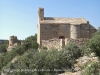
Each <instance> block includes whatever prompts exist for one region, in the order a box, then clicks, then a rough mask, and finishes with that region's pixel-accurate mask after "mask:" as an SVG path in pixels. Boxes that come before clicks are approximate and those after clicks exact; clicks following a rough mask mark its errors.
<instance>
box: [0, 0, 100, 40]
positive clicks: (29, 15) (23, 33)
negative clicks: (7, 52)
mask: <svg viewBox="0 0 100 75" xmlns="http://www.w3.org/2000/svg"><path fill="white" fill-rule="evenodd" d="M39 7H43V8H44V16H46V17H71V18H80V17H83V18H85V19H86V20H88V21H89V22H90V24H91V25H93V26H94V27H95V28H98V27H99V26H100V23H99V22H100V0H0V39H9V37H10V36H12V35H15V36H17V37H18V39H22V40H23V39H25V38H27V37H28V36H31V35H34V34H35V33H37V20H38V8H39Z"/></svg>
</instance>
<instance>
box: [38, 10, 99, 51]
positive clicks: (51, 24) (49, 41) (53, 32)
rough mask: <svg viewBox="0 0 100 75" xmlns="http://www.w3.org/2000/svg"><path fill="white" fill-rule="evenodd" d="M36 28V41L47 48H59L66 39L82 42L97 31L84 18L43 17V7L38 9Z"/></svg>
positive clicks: (65, 42)
mask: <svg viewBox="0 0 100 75" xmlns="http://www.w3.org/2000/svg"><path fill="white" fill-rule="evenodd" d="M37 29H38V33H37V43H38V44H39V45H40V46H45V47H47V48H48V49H51V48H52V47H55V48H57V49H60V48H61V47H62V45H66V44H67V43H68V41H76V42H78V43H79V44H80V43H83V42H84V41H85V40H86V39H90V38H91V37H92V35H93V33H95V32H96V31H97V30H96V29H95V28H94V27H93V26H92V25H90V24H89V21H87V20H86V19H84V18H62V17H44V8H39V9H38V25H37Z"/></svg>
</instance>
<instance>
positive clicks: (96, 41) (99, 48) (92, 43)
mask: <svg viewBox="0 0 100 75" xmlns="http://www.w3.org/2000/svg"><path fill="white" fill-rule="evenodd" d="M87 48H90V49H91V50H92V52H94V53H95V54H96V55H97V56H99V57H100V29H99V30H98V31H97V32H96V33H95V34H94V36H93V37H92V38H91V39H90V40H89V41H88V42H87Z"/></svg>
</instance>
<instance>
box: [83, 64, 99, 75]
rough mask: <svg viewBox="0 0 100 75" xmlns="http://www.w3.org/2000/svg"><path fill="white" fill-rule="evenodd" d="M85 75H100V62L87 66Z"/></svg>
mask: <svg viewBox="0 0 100 75" xmlns="http://www.w3.org/2000/svg"><path fill="white" fill-rule="evenodd" d="M83 75H100V62H99V63H97V62H95V63H90V64H89V65H87V66H86V67H85V71H84V73H83Z"/></svg>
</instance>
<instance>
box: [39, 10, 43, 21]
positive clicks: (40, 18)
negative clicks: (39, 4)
mask: <svg viewBox="0 0 100 75" xmlns="http://www.w3.org/2000/svg"><path fill="white" fill-rule="evenodd" d="M38 20H39V21H42V20H44V8H39V9H38Z"/></svg>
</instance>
